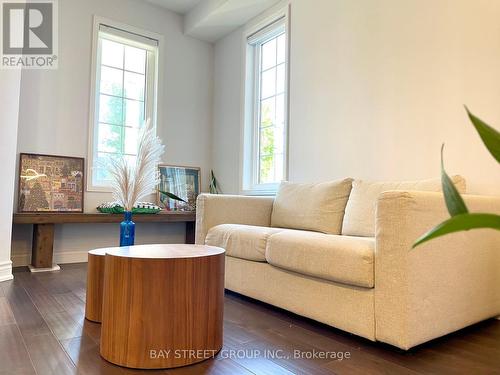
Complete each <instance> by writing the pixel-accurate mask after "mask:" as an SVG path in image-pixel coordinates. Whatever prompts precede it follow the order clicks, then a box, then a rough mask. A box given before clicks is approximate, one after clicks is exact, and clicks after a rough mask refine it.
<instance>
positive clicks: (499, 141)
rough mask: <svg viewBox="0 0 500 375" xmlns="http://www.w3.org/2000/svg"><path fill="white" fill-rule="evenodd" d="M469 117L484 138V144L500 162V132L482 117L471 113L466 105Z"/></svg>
mask: <svg viewBox="0 0 500 375" xmlns="http://www.w3.org/2000/svg"><path fill="white" fill-rule="evenodd" d="M465 110H466V111H467V115H468V116H469V119H470V120H471V121H472V124H473V125H474V127H475V128H476V130H477V132H478V133H479V136H480V137H481V139H482V140H483V143H484V145H485V146H486V148H487V149H488V150H489V151H490V153H491V155H493V157H494V158H495V159H496V160H497V162H499V163H500V133H499V132H498V131H497V130H496V129H494V128H492V127H491V126H489V125H488V124H486V123H485V122H484V121H483V120H481V119H480V118H478V117H476V116H474V115H473V114H472V113H470V111H469V108H467V107H465Z"/></svg>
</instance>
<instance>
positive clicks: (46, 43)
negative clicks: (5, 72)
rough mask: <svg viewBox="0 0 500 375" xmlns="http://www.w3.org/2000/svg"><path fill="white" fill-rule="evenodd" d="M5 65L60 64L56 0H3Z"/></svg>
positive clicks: (38, 66) (51, 66) (42, 66)
mask: <svg viewBox="0 0 500 375" xmlns="http://www.w3.org/2000/svg"><path fill="white" fill-rule="evenodd" d="M1 8H2V15H1V19H2V29H1V32H2V38H1V40H2V48H1V52H2V55H1V67H2V68H7V69H8V68H23V69H55V68H57V2H56V0H31V1H19V0H2V1H1Z"/></svg>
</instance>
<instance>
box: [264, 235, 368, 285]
mask: <svg viewBox="0 0 500 375" xmlns="http://www.w3.org/2000/svg"><path fill="white" fill-rule="evenodd" d="M374 256H375V239H374V238H366V237H349V236H339V235H331V234H323V233H315V232H306V231H298V230H284V231H282V232H279V233H276V234H273V235H272V236H271V237H270V238H269V239H268V242H267V249H266V260H267V262H268V263H269V264H271V265H273V266H275V267H279V268H283V269H286V270H289V271H293V272H297V273H300V274H303V275H308V276H313V277H317V278H321V279H325V280H330V281H336V282H340V283H344V284H349V285H355V286H361V287H366V288H373V285H374V266H373V264H374Z"/></svg>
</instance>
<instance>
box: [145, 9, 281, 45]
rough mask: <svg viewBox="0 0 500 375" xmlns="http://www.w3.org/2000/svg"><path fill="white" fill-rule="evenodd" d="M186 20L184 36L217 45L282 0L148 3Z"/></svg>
mask: <svg viewBox="0 0 500 375" xmlns="http://www.w3.org/2000/svg"><path fill="white" fill-rule="evenodd" d="M144 1H147V2H149V3H153V4H156V5H159V6H161V7H163V8H165V9H168V10H171V11H173V12H176V13H179V14H181V15H182V16H183V17H184V33H185V34H187V35H190V36H192V37H194V38H197V39H200V40H205V41H207V42H216V41H217V40H219V39H220V38H222V37H224V36H225V35H227V34H229V33H231V32H232V31H233V30H236V29H237V28H238V27H240V26H242V25H244V24H245V23H247V22H248V21H249V20H251V19H252V18H254V17H255V16H257V15H258V14H260V13H262V12H263V11H265V10H266V9H268V8H269V7H271V6H273V5H274V4H276V3H277V2H279V1H280V0H144Z"/></svg>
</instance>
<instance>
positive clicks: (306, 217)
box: [271, 178, 352, 234]
mask: <svg viewBox="0 0 500 375" xmlns="http://www.w3.org/2000/svg"><path fill="white" fill-rule="evenodd" d="M351 183H352V179H350V178H347V179H344V180H338V181H332V182H323V183H318V184H293V183H290V182H282V183H281V185H280V188H279V190H278V193H277V194H276V198H275V200H274V204H273V212H272V215H271V226H273V227H279V228H290V229H303V230H311V231H316V232H323V233H328V234H340V231H341V229H342V220H343V218H344V212H345V206H346V203H347V199H348V198H349V192H350V191H351Z"/></svg>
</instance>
